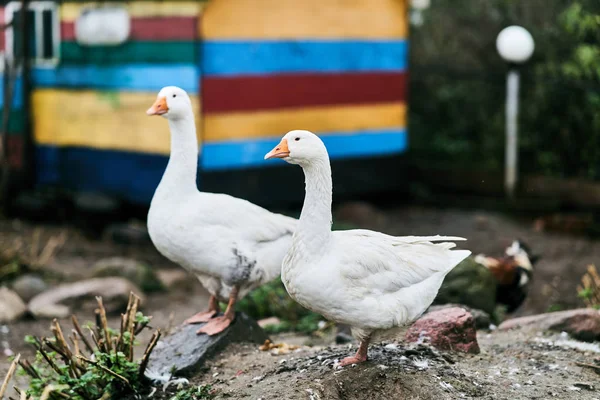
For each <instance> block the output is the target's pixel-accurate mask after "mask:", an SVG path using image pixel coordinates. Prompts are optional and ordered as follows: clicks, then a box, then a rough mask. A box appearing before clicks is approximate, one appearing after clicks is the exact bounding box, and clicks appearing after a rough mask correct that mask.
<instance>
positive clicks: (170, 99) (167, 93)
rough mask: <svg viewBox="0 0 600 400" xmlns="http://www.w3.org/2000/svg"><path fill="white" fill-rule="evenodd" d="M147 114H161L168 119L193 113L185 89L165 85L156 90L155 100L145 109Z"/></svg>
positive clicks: (179, 117)
mask: <svg viewBox="0 0 600 400" xmlns="http://www.w3.org/2000/svg"><path fill="white" fill-rule="evenodd" d="M146 114H148V115H161V116H163V117H164V118H167V119H170V120H176V119H181V118H184V117H189V116H190V115H193V110H192V101H191V100H190V97H189V96H188V94H187V93H186V92H185V90H183V89H181V88H178V87H177V86H166V87H164V88H162V89H161V90H160V92H158V95H157V96H156V101H155V102H154V104H152V106H151V107H150V108H149V109H148V110H147V111H146Z"/></svg>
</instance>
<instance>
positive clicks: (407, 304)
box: [265, 130, 471, 366]
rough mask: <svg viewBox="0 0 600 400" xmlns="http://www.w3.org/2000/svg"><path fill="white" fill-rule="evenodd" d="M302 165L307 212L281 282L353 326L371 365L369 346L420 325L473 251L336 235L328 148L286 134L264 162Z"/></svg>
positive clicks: (369, 235)
mask: <svg viewBox="0 0 600 400" xmlns="http://www.w3.org/2000/svg"><path fill="white" fill-rule="evenodd" d="M269 158H282V159H284V160H285V161H287V162H288V163H291V164H298V165H300V166H301V167H302V169H303V170H304V175H305V178H306V196H305V198H304V206H303V207H302V213H301V215H300V220H299V224H298V227H297V229H296V232H295V233H294V238H293V241H292V247H291V248H290V250H289V251H288V253H287V255H286V257H285V258H284V260H283V265H282V270H281V277H282V280H283V282H284V284H285V287H286V289H287V291H288V293H289V294H290V296H291V297H292V298H293V299H294V300H296V301H297V302H298V303H300V304H301V305H303V306H304V307H306V308H309V309H311V310H313V311H314V312H317V313H319V314H321V315H323V316H324V317H325V318H327V319H329V320H332V321H335V322H338V323H343V324H347V325H350V326H351V327H352V334H353V336H354V337H355V338H357V339H358V340H360V346H359V349H358V351H357V353H356V355H355V356H353V357H347V358H344V359H343V360H342V361H341V363H340V365H342V366H344V365H348V364H355V363H358V362H362V361H365V360H366V359H367V348H368V345H369V341H370V340H372V339H373V340H375V339H377V338H378V337H381V336H382V334H384V333H386V331H388V333H389V330H391V329H392V328H395V327H398V326H401V325H404V324H406V323H408V322H410V321H413V320H414V319H416V318H417V317H418V316H419V315H421V314H422V313H423V312H424V311H425V310H426V309H427V307H429V305H430V304H431V303H432V302H433V300H434V298H435V296H436V294H437V292H438V290H439V288H440V286H441V284H442V281H443V279H444V276H445V275H446V274H447V273H448V272H449V271H450V270H451V269H452V268H454V267H455V266H456V265H457V264H458V263H459V262H460V261H462V260H463V259H465V258H466V257H467V256H468V255H469V254H471V252H470V251H467V250H454V251H452V250H450V249H451V248H453V247H455V244H454V243H451V242H445V243H438V244H434V243H432V242H435V241H449V240H465V239H463V238H458V237H446V236H427V237H416V236H407V237H394V236H389V235H385V234H383V233H379V232H374V231H369V230H362V229H359V230H347V231H334V232H332V231H331V223H332V217H331V198H332V180H331V166H330V163H329V156H328V154H327V149H326V148H325V145H324V144H323V142H322V141H321V139H319V138H318V137H317V136H316V135H314V134H313V133H311V132H308V131H301V130H296V131H291V132H288V133H287V134H286V135H285V136H284V137H283V139H282V140H281V143H279V145H277V147H275V148H274V149H273V150H272V151H270V152H269V153H267V155H265V159H269Z"/></svg>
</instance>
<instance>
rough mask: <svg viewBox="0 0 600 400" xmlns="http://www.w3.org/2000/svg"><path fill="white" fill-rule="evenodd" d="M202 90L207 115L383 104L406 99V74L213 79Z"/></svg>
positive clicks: (204, 82) (305, 75)
mask: <svg viewBox="0 0 600 400" xmlns="http://www.w3.org/2000/svg"><path fill="white" fill-rule="evenodd" d="M201 88H202V106H203V109H204V112H206V113H211V112H214V113H217V112H227V111H230V112H231V111H250V110H269V109H279V108H293V107H306V106H324V105H336V104H369V103H383V102H392V101H404V100H405V99H406V73H404V72H389V73H379V72H377V73H348V74H336V75H333V74H294V75H270V76H252V77H250V76H243V77H233V78H230V77H226V78H223V77H210V78H204V79H203V81H202V85H201Z"/></svg>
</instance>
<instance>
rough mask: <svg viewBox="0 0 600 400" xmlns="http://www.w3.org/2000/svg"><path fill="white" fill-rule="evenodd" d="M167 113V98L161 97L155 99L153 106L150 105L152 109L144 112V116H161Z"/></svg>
mask: <svg viewBox="0 0 600 400" xmlns="http://www.w3.org/2000/svg"><path fill="white" fill-rule="evenodd" d="M168 111H169V106H167V98H166V97H164V96H163V97H159V98H157V99H156V101H155V102H154V104H152V107H150V108H149V109H148V111H146V114H148V115H163V114H166V113H167V112H168Z"/></svg>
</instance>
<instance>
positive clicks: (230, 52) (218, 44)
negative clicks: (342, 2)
mask: <svg viewBox="0 0 600 400" xmlns="http://www.w3.org/2000/svg"><path fill="white" fill-rule="evenodd" d="M200 51H201V53H200V54H201V57H200V68H201V70H202V73H203V74H205V75H213V76H235V75H262V74H272V73H302V72H306V73H310V72H312V73H314V72H329V73H336V72H337V73H339V72H367V71H371V72H378V71H379V72H389V71H398V70H404V69H406V67H407V63H408V42H407V41H406V40H381V41H339V40H338V41H306V40H302V41H299V40H295V41H270V42H267V41H205V42H202V43H201V44H200Z"/></svg>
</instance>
